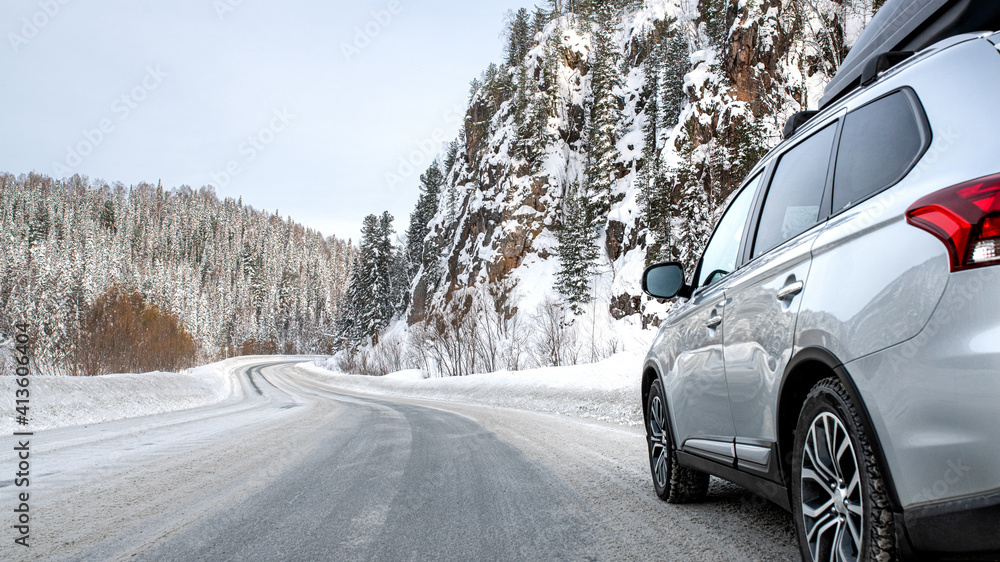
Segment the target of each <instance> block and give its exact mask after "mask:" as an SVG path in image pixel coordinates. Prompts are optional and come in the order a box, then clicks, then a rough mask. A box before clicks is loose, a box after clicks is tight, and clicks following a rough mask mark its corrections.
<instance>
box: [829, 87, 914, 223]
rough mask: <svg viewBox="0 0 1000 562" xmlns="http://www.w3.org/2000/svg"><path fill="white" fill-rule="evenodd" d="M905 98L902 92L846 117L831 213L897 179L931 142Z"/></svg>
mask: <svg viewBox="0 0 1000 562" xmlns="http://www.w3.org/2000/svg"><path fill="white" fill-rule="evenodd" d="M910 96H912V94H910V95H907V93H906V91H905V90H901V91H898V92H895V93H893V94H889V95H888V96H885V97H883V98H879V99H877V100H875V101H873V102H871V103H869V104H868V105H865V106H863V107H861V108H858V109H856V110H854V111H852V112H851V113H848V114H847V117H846V118H845V120H844V132H843V133H842V134H841V137H840V148H839V149H838V151H837V168H836V170H835V172H834V180H833V212H834V213H836V212H838V211H842V210H844V209H846V208H847V207H850V206H851V205H853V204H855V203H858V202H859V201H862V200H864V199H867V198H868V197H870V196H872V195H874V194H875V193H877V192H879V191H882V190H883V189H885V188H887V187H889V186H890V185H892V184H894V183H896V182H897V181H899V180H900V179H902V178H903V176H904V175H906V173H907V172H909V170H910V168H911V167H912V166H913V164H914V163H915V162H916V161H917V158H918V157H919V156H920V154H921V153H922V152H923V151H924V148H925V147H926V144H928V142H929V140H930V138H929V135H927V134H926V133H925V131H926V129H925V127H923V126H922V125H923V116H922V115H920V117H919V118H918V115H919V114H918V113H917V112H916V111H915V108H914V106H913V103H911V101H910ZM914 98H915V96H914ZM915 101H916V100H915V99H914V102H915ZM921 114H922V112H921Z"/></svg>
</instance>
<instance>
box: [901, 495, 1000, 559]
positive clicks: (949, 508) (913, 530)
mask: <svg viewBox="0 0 1000 562" xmlns="http://www.w3.org/2000/svg"><path fill="white" fill-rule="evenodd" d="M902 519H903V522H904V526H905V533H906V537H905V538H906V539H908V541H907V542H908V543H909V545H910V546H911V547H912V549H913V551H914V552H913V554H914V555H919V554H921V553H936V554H964V553H976V554H978V555H985V556H989V557H990V558H993V557H1000V490H994V491H992V492H989V493H987V494H981V495H976V496H971V497H967V498H960V499H954V500H948V501H943V502H936V503H931V504H925V505H920V506H916V507H911V508H910V509H908V510H906V511H905V513H903V517H902ZM901 538H902V537H901ZM994 559H996V558H994Z"/></svg>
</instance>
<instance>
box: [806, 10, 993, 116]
mask: <svg viewBox="0 0 1000 562" xmlns="http://www.w3.org/2000/svg"><path fill="white" fill-rule="evenodd" d="M997 30H1000V2H998V1H996V0H886V2H885V4H883V5H882V7H881V8H880V9H879V11H878V12H877V13H876V14H875V17H873V18H872V21H871V22H870V23H869V24H868V26H867V27H866V28H865V30H864V31H863V32H862V33H861V36H860V37H858V40H857V42H856V43H855V44H854V46H853V47H852V48H851V51H850V52H849V53H848V54H847V57H846V58H845V59H844V62H843V64H841V66H840V70H838V71H837V74H836V75H834V77H833V79H832V80H830V83H829V84H828V85H827V86H826V90H825V91H824V93H823V97H822V98H821V99H820V101H819V106H820V108H823V107H826V106H827V105H828V104H830V102H832V101H834V100H836V99H837V98H839V97H841V96H843V95H844V94H846V93H848V92H850V91H851V90H853V89H854V88H856V87H858V86H859V85H860V84H861V78H862V73H864V71H865V68H866V67H869V68H879V69H880V68H884V66H882V65H884V60H885V58H883V62H879V61H877V59H878V57H879V56H882V55H886V54H887V53H893V54H894V55H895V56H894V57H893V56H890V57H889V59H890V60H896V61H897V62H898V60H902V58H905V57H901V56H900V55H903V54H905V52H906V51H919V50H921V49H923V48H924V47H928V46H930V45H933V44H934V43H936V42H938V41H940V40H942V39H945V38H947V37H951V36H953V35H960V34H962V33H969V32H973V31H997ZM870 61H871V65H870V64H869V62H870ZM872 65H874V66H872ZM869 71H870V70H869Z"/></svg>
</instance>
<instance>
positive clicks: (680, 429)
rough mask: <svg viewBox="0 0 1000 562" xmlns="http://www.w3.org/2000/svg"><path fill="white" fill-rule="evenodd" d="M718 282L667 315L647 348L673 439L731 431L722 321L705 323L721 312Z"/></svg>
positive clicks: (723, 435)
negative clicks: (710, 325)
mask: <svg viewBox="0 0 1000 562" xmlns="http://www.w3.org/2000/svg"><path fill="white" fill-rule="evenodd" d="M722 284H723V283H719V284H717V286H715V287H708V288H707V289H706V290H704V291H702V292H701V293H699V294H697V295H695V296H694V298H692V299H691V301H689V302H688V303H687V304H686V305H684V306H683V308H682V309H681V310H678V312H677V313H675V314H672V315H671V316H670V317H669V319H668V320H667V321H666V322H665V323H664V325H663V326H661V327H660V335H659V336H658V337H657V340H656V343H655V344H654V347H653V350H654V353H655V356H656V362H657V363H658V364H659V365H660V368H661V369H662V371H661V372H660V380H661V381H662V383H663V389H664V392H665V393H666V395H667V403H668V404H669V408H670V416H671V421H672V423H673V429H674V437H675V438H676V440H677V443H684V441H686V440H687V439H689V438H692V437H695V438H697V437H712V438H720V437H721V438H726V437H728V438H731V437H732V436H733V434H734V433H735V430H734V428H733V415H732V411H731V410H730V408H729V392H728V388H727V387H726V370H725V364H724V363H723V354H722V335H723V331H724V326H725V322H724V321H723V322H722V324H720V325H719V326H718V327H717V328H716V329H709V328H708V327H707V326H706V323H707V322H708V321H709V319H710V318H711V317H713V316H716V315H719V316H721V315H723V313H724V310H723V308H722V307H720V306H718V305H719V304H720V303H722V301H723V299H724V295H723V292H722V288H721V285H722Z"/></svg>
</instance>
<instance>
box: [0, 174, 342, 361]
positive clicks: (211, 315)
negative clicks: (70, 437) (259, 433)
mask: <svg viewBox="0 0 1000 562" xmlns="http://www.w3.org/2000/svg"><path fill="white" fill-rule="evenodd" d="M0 237H2V240H0V249H2V252H0V271H2V274H0V320H2V321H3V323H4V326H5V327H6V326H9V325H11V324H12V323H16V322H26V323H28V324H29V325H30V326H31V328H32V331H33V334H32V335H33V339H34V342H35V346H34V350H33V353H34V354H35V359H36V360H37V362H38V366H39V368H40V370H41V371H42V372H52V373H55V372H63V373H76V374H97V373H98V372H102V367H103V366H104V365H108V364H110V365H114V364H116V363H120V362H119V361H110V360H107V361H101V360H98V361H93V359H94V347H95V346H98V345H102V342H100V341H97V340H95V339H94V338H93V336H94V335H95V334H97V333H100V332H101V331H102V330H104V329H105V328H106V327H108V326H111V325H112V324H114V323H115V322H116V321H117V322H118V323H119V324H121V323H122V320H123V319H122V311H123V310H131V309H136V307H138V308H137V315H138V316H139V317H140V318H139V320H138V321H139V322H144V323H145V328H144V329H145V330H146V331H150V330H152V329H153V328H152V326H154V325H155V321H159V319H155V318H150V315H151V314H153V311H155V314H156V315H157V316H160V315H163V316H167V317H175V318H176V319H178V320H179V324H180V325H181V326H182V328H183V330H184V331H185V332H186V333H187V334H188V335H189V336H190V337H191V339H192V340H193V342H194V344H195V351H196V353H195V354H194V355H193V356H191V357H190V358H189V362H190V361H204V360H206V359H214V358H217V357H224V356H230V355H233V354H236V353H277V352H295V353H321V352H326V351H329V350H330V346H331V344H332V337H331V334H330V332H331V331H332V329H331V326H332V325H333V321H334V319H335V318H336V315H337V303H338V301H339V299H340V298H341V294H342V292H343V290H344V289H345V288H346V286H347V276H348V267H349V264H350V262H351V260H352V259H353V256H354V253H355V251H354V250H353V248H352V246H351V245H350V244H349V243H347V242H344V241H341V240H337V239H336V238H332V237H330V238H324V237H323V236H322V235H321V234H320V233H318V232H316V231H315V230H312V229H308V228H305V227H303V226H301V225H299V224H296V223H295V222H292V221H291V220H289V219H286V218H282V217H279V216H277V215H275V214H272V213H267V212H262V211H257V210H254V209H253V208H250V207H248V206H245V205H243V204H242V202H241V201H238V200H235V199H230V198H227V199H225V200H222V201H220V200H219V199H218V198H217V197H216V196H215V194H214V192H212V191H211V190H210V189H207V188H202V189H199V190H194V189H191V188H190V187H186V186H183V187H180V188H177V189H173V190H166V189H164V188H163V187H161V186H154V185H150V184H139V185H135V186H124V185H122V184H111V185H109V184H107V183H104V182H99V181H90V180H87V179H86V178H81V177H79V176H75V177H73V178H69V179H67V180H53V179H52V178H49V177H46V176H41V175H37V174H27V175H21V176H18V177H15V176H12V175H10V174H0ZM119 290H121V291H125V292H127V293H128V294H130V295H132V297H134V298H133V300H132V301H131V302H132V303H133V305H135V306H131V307H126V308H122V307H121V306H119V307H118V308H117V309H115V308H114V306H111V307H109V308H108V310H109V312H108V313H106V314H104V315H103V318H89V317H91V316H93V315H94V314H95V313H96V312H97V311H99V309H101V308H102V307H106V306H108V304H109V303H108V297H109V296H110V295H113V294H114V293H115V292H116V291H119ZM102 297H104V298H103V299H102ZM111 300H112V301H113V302H112V303H111V304H115V303H116V302H117V301H115V299H111ZM118 301H122V299H118ZM118 304H121V303H118ZM111 310H117V312H115V313H113V314H112V313H111V312H110V311H111ZM143 313H145V315H143ZM165 333H166V332H165ZM112 336H113V337H112ZM122 338H135V339H134V340H133V341H119V342H117V344H119V345H120V346H123V347H125V348H128V347H130V346H131V347H135V348H139V347H143V348H142V349H135V352H136V353H137V354H138V355H140V356H148V355H154V354H155V350H153V349H151V348H149V347H145V346H144V345H143V344H144V342H143V341H142V340H140V339H138V335H131V336H130V335H128V334H125V335H123V334H122V333H117V334H111V333H109V335H108V339H122ZM179 341H180V340H179ZM114 343H115V342H111V341H108V342H104V343H103V345H107V346H108V349H109V351H108V353H115V352H114V351H113V350H114V349H115V348H114V346H113V344H114ZM181 347H183V345H182V346H181ZM168 355H169V354H166V355H163V357H164V359H163V360H161V361H160V363H159V364H158V366H157V367H156V368H162V369H167V368H177V367H180V366H189V365H175V364H173V363H172V362H171V361H169V360H168V359H166V357H168ZM97 359H110V358H101V357H100V356H98V357H97ZM116 359H119V358H116ZM125 366H126V368H127V367H128V364H127V363H126V364H125ZM136 368H141V367H136ZM146 369H147V370H148V369H149V367H146ZM95 371H96V372H95Z"/></svg>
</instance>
